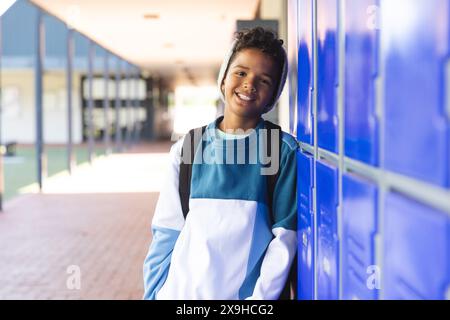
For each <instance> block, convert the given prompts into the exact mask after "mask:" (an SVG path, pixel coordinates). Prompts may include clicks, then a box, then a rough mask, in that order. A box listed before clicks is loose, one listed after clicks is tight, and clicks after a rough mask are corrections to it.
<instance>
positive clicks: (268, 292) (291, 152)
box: [247, 137, 297, 300]
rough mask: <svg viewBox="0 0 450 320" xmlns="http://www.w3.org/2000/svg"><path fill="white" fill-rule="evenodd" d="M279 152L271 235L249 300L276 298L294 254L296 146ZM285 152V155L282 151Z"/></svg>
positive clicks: (293, 145)
mask: <svg viewBox="0 0 450 320" xmlns="http://www.w3.org/2000/svg"><path fill="white" fill-rule="evenodd" d="M284 143H286V147H287V148H285V149H284V150H283V149H282V155H281V164H280V173H279V176H278V179H277V184H276V185H275V190H274V201H273V215H274V224H273V226H272V234H273V236H274V238H273V239H272V241H271V242H270V243H269V245H268V247H267V250H266V253H265V256H264V258H263V262H262V265H261V271H260V275H259V278H258V280H257V281H256V284H255V288H254V291H253V294H252V296H250V297H248V298H247V299H248V300H275V299H278V298H279V296H280V294H281V291H282V290H283V288H284V285H285V283H286V280H287V277H288V274H289V270H290V267H291V264H292V262H293V259H294V256H295V253H296V251H297V231H296V230H297V143H296V142H295V140H294V138H293V137H292V139H290V141H289V140H288V141H287V142H284ZM283 151H284V152H283Z"/></svg>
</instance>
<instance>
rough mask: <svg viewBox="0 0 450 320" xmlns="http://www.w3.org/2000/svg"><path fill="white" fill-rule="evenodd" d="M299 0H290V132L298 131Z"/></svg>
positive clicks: (288, 12)
mask: <svg viewBox="0 0 450 320" xmlns="http://www.w3.org/2000/svg"><path fill="white" fill-rule="evenodd" d="M297 13H298V4H297V0H289V1H288V11H287V14H288V44H289V45H288V60H289V71H288V72H289V74H288V85H289V132H291V133H292V132H296V129H297V128H296V126H297V91H298V90H297V88H298V82H297V70H298V68H297V55H298V48H297V46H298V35H297V26H298V20H297Z"/></svg>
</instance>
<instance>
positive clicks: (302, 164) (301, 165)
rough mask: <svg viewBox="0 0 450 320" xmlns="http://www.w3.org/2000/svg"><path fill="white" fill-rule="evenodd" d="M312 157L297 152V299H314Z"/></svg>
mask: <svg viewBox="0 0 450 320" xmlns="http://www.w3.org/2000/svg"><path fill="white" fill-rule="evenodd" d="M313 165H314V160H313V157H312V156H310V155H308V154H305V153H302V152H298V156H297V176H298V179H297V190H298V191H297V192H298V198H297V199H298V200H297V201H298V237H299V243H298V262H299V263H298V275H299V276H298V288H299V290H298V298H299V300H312V299H314V258H315V255H314V213H313V191H312V189H313V186H314V167H313Z"/></svg>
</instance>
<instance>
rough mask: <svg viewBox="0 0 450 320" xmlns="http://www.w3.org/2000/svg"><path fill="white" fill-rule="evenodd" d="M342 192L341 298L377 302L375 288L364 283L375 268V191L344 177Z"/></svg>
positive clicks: (355, 178)
mask: <svg viewBox="0 0 450 320" xmlns="http://www.w3.org/2000/svg"><path fill="white" fill-rule="evenodd" d="M342 188H343V191H342V192H343V203H342V219H343V236H342V237H343V240H342V256H343V259H342V269H343V273H342V277H343V279H342V280H343V298H344V299H352V300H353V299H357V300H374V299H377V287H376V286H373V285H371V286H368V285H367V282H368V279H369V276H370V275H372V267H373V266H374V265H375V240H374V236H375V233H376V212H377V209H376V203H377V187H376V186H375V185H374V184H372V183H371V182H369V181H366V180H363V179H361V178H358V177H356V176H354V175H350V174H345V175H344V176H343V179H342ZM377 276H379V275H377ZM378 288H379V286H378Z"/></svg>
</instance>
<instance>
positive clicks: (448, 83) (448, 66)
mask: <svg viewBox="0 0 450 320" xmlns="http://www.w3.org/2000/svg"><path fill="white" fill-rule="evenodd" d="M444 86H445V87H444V92H445V110H444V112H445V115H446V116H447V120H449V121H450V57H449V58H447V61H446V62H445V82H444Z"/></svg>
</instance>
